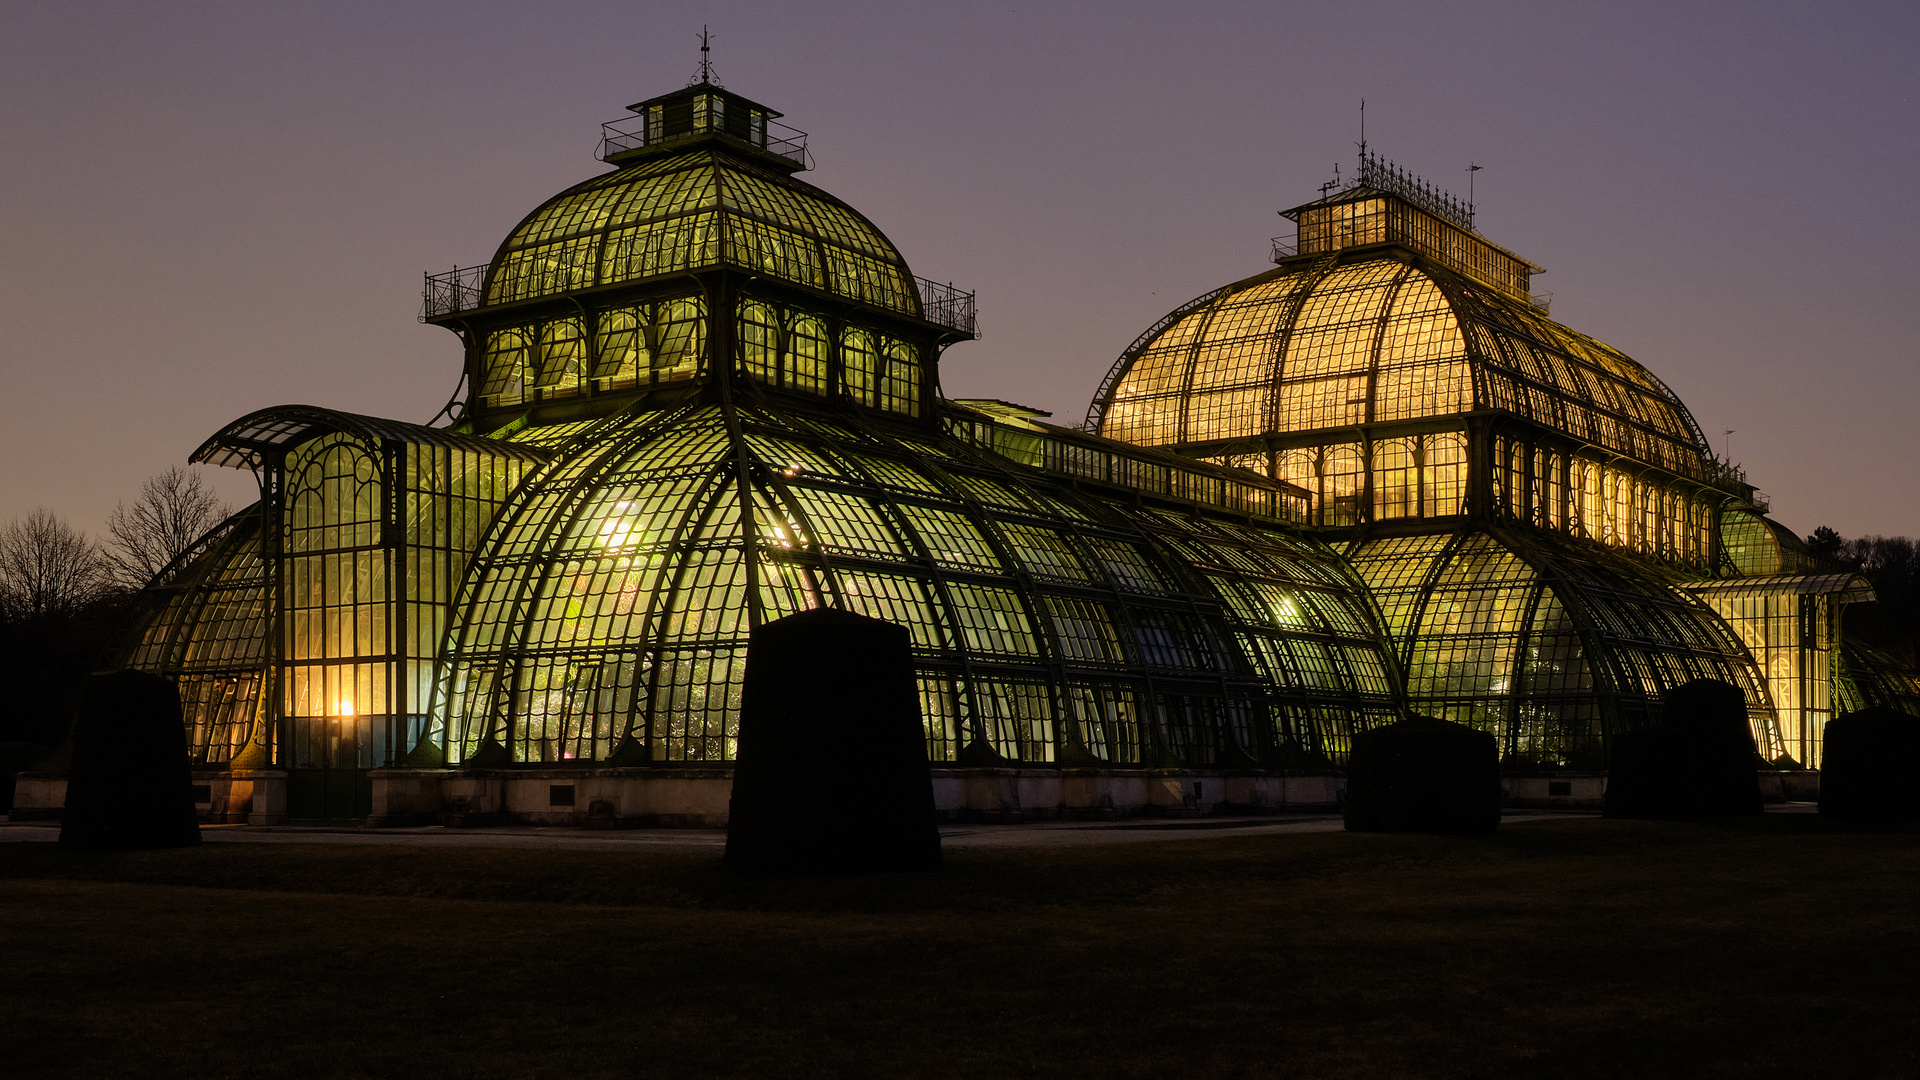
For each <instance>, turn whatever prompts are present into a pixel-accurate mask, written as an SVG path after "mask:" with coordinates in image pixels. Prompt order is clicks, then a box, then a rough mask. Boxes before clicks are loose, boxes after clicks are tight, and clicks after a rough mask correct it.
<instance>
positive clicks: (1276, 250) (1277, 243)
mask: <svg viewBox="0 0 1920 1080" xmlns="http://www.w3.org/2000/svg"><path fill="white" fill-rule="evenodd" d="M1298 254H1300V245H1299V244H1298V243H1296V242H1295V240H1294V238H1293V237H1291V236H1276V237H1274V238H1273V261H1274V262H1281V261H1283V260H1285V259H1291V258H1293V257H1294V256H1295V255H1298Z"/></svg>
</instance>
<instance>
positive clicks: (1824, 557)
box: [1807, 525, 1847, 563]
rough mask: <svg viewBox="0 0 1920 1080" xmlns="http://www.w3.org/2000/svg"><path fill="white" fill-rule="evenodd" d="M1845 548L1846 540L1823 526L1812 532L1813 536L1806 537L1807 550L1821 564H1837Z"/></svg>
mask: <svg viewBox="0 0 1920 1080" xmlns="http://www.w3.org/2000/svg"><path fill="white" fill-rule="evenodd" d="M1846 546H1847V541H1846V538H1845V537H1843V536H1841V535H1840V534H1839V533H1837V532H1835V531H1834V530H1832V529H1830V528H1828V527H1827V526H1825V525H1822V526H1820V527H1819V528H1817V529H1815V530H1813V534H1812V535H1811V536H1808V537H1807V550H1808V551H1809V552H1811V553H1812V554H1813V557H1814V558H1816V559H1819V560H1820V561H1822V562H1829V563H1837V562H1839V561H1840V556H1841V552H1842V550H1843V549H1844V548H1845V547H1846Z"/></svg>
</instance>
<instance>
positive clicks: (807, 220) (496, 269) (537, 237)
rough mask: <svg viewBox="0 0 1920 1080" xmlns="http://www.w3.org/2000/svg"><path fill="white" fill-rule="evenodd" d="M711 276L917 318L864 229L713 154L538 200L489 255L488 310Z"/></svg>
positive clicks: (659, 163)
mask: <svg viewBox="0 0 1920 1080" xmlns="http://www.w3.org/2000/svg"><path fill="white" fill-rule="evenodd" d="M720 265H729V266H735V267H739V268H740V269H743V270H748V271H751V272H753V273H755V274H761V275H765V276H768V277H774V278H778V279H780V280H783V281H788V282H792V283H794V284H797V285H804V286H807V287H809V288H813V289H819V290H821V291H822V292H827V293H832V294H833V295H835V296H839V297H843V298H846V299H849V300H858V301H861V302H863V303H867V304H873V305H877V306H879V307H883V308H887V309H890V310H893V311H898V312H902V313H904V314H908V315H914V316H918V315H919V314H920V299H919V294H918V292H917V291H916V290H915V288H914V283H913V275H912V273H911V272H910V271H909V270H908V269H907V264H906V260H904V259H902V258H901V257H900V253H899V252H898V251H896V250H895V249H894V246H893V244H892V242H890V241H889V240H888V239H887V238H886V237H885V236H884V235H882V234H881V232H880V230H879V229H877V228H875V227H874V226H873V223H872V222H869V221H868V220H867V219H866V218H864V217H862V216H861V215H860V213H859V212H858V211H856V210H854V209H853V208H852V207H849V206H848V205H847V204H845V203H843V202H841V201H840V200H838V199H836V198H834V197H833V196H831V195H829V194H827V193H826V192H824V191H821V190H820V189H819V188H816V187H814V186H812V185H811V184H807V183H804V182H802V181H800V180H796V179H794V178H793V177H791V176H787V175H784V174H782V173H781V172H779V171H778V170H775V169H772V168H768V167H764V166H761V165H759V164H757V163H755V162H753V161H750V160H747V159H745V158H743V157H736V156H732V155H729V154H726V153H725V152H723V151H719V150H715V149H713V148H711V147H707V148H699V149H693V150H689V151H687V152H685V153H681V154H672V155H668V156H666V157H654V158H646V159H643V160H641V161H637V162H635V163H633V164H631V165H628V166H626V167H625V168H621V169H616V170H615V171H613V172H610V173H605V174H602V175H600V176H596V177H594V178H593V179H591V180H587V181H585V182H583V183H579V184H575V185H574V186H573V187H570V188H568V189H567V190H565V191H563V192H561V193H560V194H558V195H556V196H554V197H553V198H551V199H549V200H547V202H546V203H545V204H544V205H542V206H541V207H540V208H539V209H538V210H535V211H534V212H533V213H532V214H530V215H528V217H527V218H526V220H524V221H522V222H521V223H520V225H519V227H518V228H516V229H514V230H513V233H512V235H510V236H508V237H507V240H506V243H504V244H502V245H501V247H500V250H499V252H498V253H497V254H495V255H494V257H493V264H492V266H491V267H490V268H489V270H488V273H487V284H486V302H487V303H489V304H502V303H508V302H511V301H515V300H529V299H534V298H537V297H542V296H553V295H558V294H561V293H566V292H571V291H575V290H579V289H586V288H592V287H594V286H596V285H612V284H617V283H619V282H625V281H640V280H644V279H648V278H657V277H671V276H673V275H676V274H684V273H686V272H688V271H690V270H700V269H705V268H708V267H714V266H720Z"/></svg>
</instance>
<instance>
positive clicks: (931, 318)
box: [913, 277, 980, 338]
mask: <svg viewBox="0 0 1920 1080" xmlns="http://www.w3.org/2000/svg"><path fill="white" fill-rule="evenodd" d="M913 280H914V281H915V282H916V283H917V284H918V285H919V286H920V311H921V313H922V315H923V316H924V317H925V318H926V320H927V321H928V322H930V323H932V324H934V325H935V326H944V327H946V328H947V329H949V330H952V331H954V332H955V333H959V334H965V335H966V336H968V337H970V338H977V337H979V336H980V327H979V323H978V321H977V320H976V319H975V311H974V294H972V293H970V292H961V291H960V290H959V289H956V288H954V287H953V286H952V285H951V284H947V285H942V284H940V283H939V282H937V281H928V280H927V279H926V278H923V277H917V278H914V279H913Z"/></svg>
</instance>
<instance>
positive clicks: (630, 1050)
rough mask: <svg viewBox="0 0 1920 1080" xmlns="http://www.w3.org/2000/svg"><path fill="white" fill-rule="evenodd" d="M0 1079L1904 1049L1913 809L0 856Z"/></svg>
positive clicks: (1201, 1066)
mask: <svg viewBox="0 0 1920 1080" xmlns="http://www.w3.org/2000/svg"><path fill="white" fill-rule="evenodd" d="M0 908H3V910H4V916H5V917H4V919H0V957H4V968H0V970H3V971H4V977H3V978H0V1024H3V1025H4V1027H3V1028H0V1075H3V1076H7V1077H15V1076H17V1077H41V1076H168V1077H174V1076H177V1077H192V1078H204V1080H214V1078H220V1077H247V1078H264V1077H280V1076H297V1077H359V1076H369V1077H388V1076H423V1077H425V1076H436V1077H437V1076H565V1077H582V1078H585V1077H603V1076H605V1077H616V1076H663V1077H664V1076H672V1077H706V1076H932V1077H945V1076H991V1077H998V1076H1048V1077H1060V1078H1067V1077H1081V1076H1087V1077H1136V1076H1137V1077H1148V1076H1154V1077H1181V1078H1204V1080H1224V1078H1229V1077H1242V1076H1244V1077H1266V1076H1284V1077H1315V1076H1363V1077H1391V1076H1498V1077H1504V1076H1513V1077H1522V1076H1525V1077H1551V1078H1561V1077H1590V1076H1652V1075H1658V1076H1702V1075H1704V1076H1737V1077H1792V1078H1794V1080H1810V1078H1815V1077H1847V1078H1858V1077H1875V1076H1885V1077H1896V1076H1899V1077H1908V1076H1916V1075H1920V827H1898V828H1879V829H1876V828H1868V827H1857V828H1853V829H1847V830H1841V829H1835V828H1829V827H1826V826H1823V824H1822V823H1821V821H1820V820H1819V819H1818V818H1817V817H1813V816H1809V815H1773V816H1768V817H1766V818H1763V819H1756V820H1748V821H1740V822H1722V823H1715V824H1708V825H1676V824H1664V823H1652V822H1616V821H1601V820H1591V819H1588V820H1558V821H1547V822H1536V823H1527V824H1517V825H1508V826H1506V827H1504V828H1503V829H1502V830H1501V831H1500V832H1499V833H1497V834H1495V835H1493V836H1491V837H1486V838H1471V839H1460V838H1449V837H1422V836H1383V835H1365V834H1341V833H1330V834H1309V835H1291V836H1263V837H1227V838H1220V839H1208V840H1199V841H1181V842H1171V843H1165V844H1158V843H1156V844H1128V845H1114V846H1109V847H1080V848H1068V849H1064V850H1054V851H1035V850H1016V849H972V850H967V851H961V852H950V853H949V856H948V865H947V867H946V869H944V870H943V871H941V872H939V873H935V874H920V875H889V876H877V877H869V878H858V879H844V880H809V881H764V880H753V879H740V878H736V877H734V876H732V875H730V874H728V873H726V872H724V871H722V870H721V869H720V868H719V867H718V865H717V860H716V858H715V857H714V856H711V855H686V854H673V853H658V852H633V853H627V852H613V853H608V852H580V851H548V850H528V849H512V848H497V849H471V848H469V849H458V848H419V847H415V848H401V847H350V846H344V845H342V846H324V845H304V844H301V845H295V844H286V845H258V844H246V845H241V844H207V845H204V846H202V847H200V848H197V849H192V850H187V851H176V852H151V853H141V854H125V855H70V854H66V853H63V852H61V851H59V850H58V849H57V848H55V847H54V846H53V845H50V844H0Z"/></svg>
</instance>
